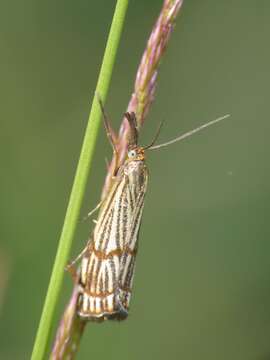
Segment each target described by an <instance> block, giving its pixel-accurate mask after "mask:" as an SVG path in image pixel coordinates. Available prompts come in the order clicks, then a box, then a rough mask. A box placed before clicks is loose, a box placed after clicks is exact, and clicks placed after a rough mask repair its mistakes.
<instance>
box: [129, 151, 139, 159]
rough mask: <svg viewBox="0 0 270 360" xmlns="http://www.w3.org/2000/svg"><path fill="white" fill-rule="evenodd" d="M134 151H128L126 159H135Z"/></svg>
mask: <svg viewBox="0 0 270 360" xmlns="http://www.w3.org/2000/svg"><path fill="white" fill-rule="evenodd" d="M136 155H137V154H136V151H135V150H130V151H129V152H128V157H129V158H131V159H132V158H135V157H136Z"/></svg>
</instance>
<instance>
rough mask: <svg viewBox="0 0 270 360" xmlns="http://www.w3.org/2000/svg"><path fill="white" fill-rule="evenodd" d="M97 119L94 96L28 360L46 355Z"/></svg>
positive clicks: (113, 45)
mask: <svg viewBox="0 0 270 360" xmlns="http://www.w3.org/2000/svg"><path fill="white" fill-rule="evenodd" d="M128 3H129V1H128V0H117V3H116V7H115V12H114V16H113V20H112V24H111V29H110V33H109V37H108V41H107V45H106V49H105V53H104V57H103V62H102V66H101V69H100V74H99V78H98V82H97V86H96V92H98V93H99V94H100V96H101V98H102V99H103V101H105V99H106V95H107V91H108V88H109V83H110V80H111V76H112V70H113V66H114V63H115V57H116V52H117V49H118V45H119V41H120V36H121V33H122V29H123V24H124V19H125V15H126V11H127V7H128ZM100 118H101V112H100V108H99V105H98V101H97V99H96V96H95V97H94V99H93V102H92V107H91V111H90V115H89V119H88V125H87V128H86V132H85V137H84V140H83V144H82V149H81V154H80V158H79V162H78V166H77V170H76V174H75V178H74V183H73V186H72V190H71V194H70V199H69V203H68V207H67V211H66V216H65V220H64V224H63V228H62V233H61V236H60V240H59V244H58V249H57V254H56V257H55V262H54V266H53V270H52V274H51V279H50V283H49V287H48V291H47V295H46V299H45V302H44V306H43V310H42V315H41V318H40V323H39V327H38V330H37V334H36V339H35V343H34V347H33V352H32V357H31V359H32V360H44V359H45V358H46V354H47V351H48V349H47V348H48V343H49V338H50V332H51V328H52V323H53V321H54V316H55V310H56V305H57V302H58V299H59V296H60V294H61V287H62V283H63V279H64V269H65V266H66V264H67V262H68V260H69V254H70V249H71V245H72V240H73V238H74V235H75V231H76V226H77V223H78V219H79V215H80V209H81V205H82V201H83V196H84V193H85V188H86V184H87V179H88V176H89V172H90V166H91V162H92V159H93V154H94V149H95V145H96V139H97V134H98V129H99V125H100Z"/></svg>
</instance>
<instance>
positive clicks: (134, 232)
mask: <svg viewBox="0 0 270 360" xmlns="http://www.w3.org/2000/svg"><path fill="white" fill-rule="evenodd" d="M147 180H148V174H147V169H146V166H145V163H144V161H143V160H141V161H128V162H127V163H125V164H124V165H123V167H122V168H121V169H120V170H119V172H118V176H117V177H116V180H115V184H114V185H113V187H112V189H111V191H110V192H109V194H108V196H107V198H106V200H105V202H104V204H103V206H102V209H101V211H100V214H99V216H98V219H97V224H96V227H95V230H94V233H93V238H92V241H90V243H89V246H88V251H87V253H86V255H85V256H84V258H83V260H82V267H81V279H80V281H81V286H82V291H81V295H80V301H79V309H78V313H79V315H80V316H82V317H85V318H88V319H100V320H104V319H106V318H118V319H123V318H125V317H126V316H127V314H128V309H129V301H130V296H131V288H132V280H133V274H134V264H135V257H136V252H137V246H138V241H137V240H138V233H139V228H140V223H141V216H142V210H143V205H144V197H145V192H146V187H147Z"/></svg>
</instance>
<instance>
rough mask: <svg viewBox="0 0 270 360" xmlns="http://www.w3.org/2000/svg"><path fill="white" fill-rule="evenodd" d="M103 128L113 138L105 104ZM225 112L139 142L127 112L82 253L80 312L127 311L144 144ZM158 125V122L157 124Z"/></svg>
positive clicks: (120, 315) (144, 176)
mask: <svg viewBox="0 0 270 360" xmlns="http://www.w3.org/2000/svg"><path fill="white" fill-rule="evenodd" d="M100 106H101V110H102V112H103V116H104V123H105V128H106V130H107V134H108V137H109V139H110V140H111V142H113V141H112V137H111V134H110V129H109V125H108V122H107V118H106V114H105V112H104V108H103V105H102V103H101V101H100ZM227 116H228V115H226V116H224V117H222V118H218V119H216V120H213V121H211V122H209V123H207V124H204V125H202V126H200V127H199V128H196V129H194V130H192V131H190V132H188V133H185V134H184V135H181V136H179V137H178V138H176V139H174V140H171V141H169V142H167V143H164V144H160V145H156V146H154V142H155V140H156V138H157V136H158V134H159V131H158V133H157V135H156V136H155V138H154V140H153V141H152V143H151V144H150V145H149V146H146V147H141V146H139V145H138V129H137V122H136V116H135V114H134V113H133V112H132V113H126V114H125V117H126V119H127V120H128V123H129V127H130V138H129V143H128V150H127V156H126V159H125V161H124V163H123V165H122V166H120V167H119V168H118V169H116V172H115V176H114V179H113V185H112V187H111V189H110V191H109V192H108V194H107V196H106V197H105V199H104V200H103V201H102V204H101V207H100V211H99V214H98V218H97V220H96V226H95V229H94V231H93V234H92V237H91V239H90V241H89V242H88V244H87V246H86V248H85V250H84V251H83V254H82V262H81V267H80V276H79V286H80V291H79V298H78V310H77V312H78V315H79V316H80V317H81V318H83V319H87V320H96V321H103V320H107V319H117V320H123V319H125V318H126V317H127V316H128V311H129V304H130V298H131V292H132V283H133V277H134V268H135V259H136V254H137V251H138V236H139V230H140V225H141V218H142V213H143V207H144V200H145V194H146V190H147V184H148V169H147V166H146V163H145V150H146V149H158V148H160V147H163V146H167V145H169V144H171V143H173V142H176V141H179V140H182V139H183V138H185V137H187V136H190V135H191V134H193V133H194V132H197V131H199V130H201V129H203V128H204V127H206V126H209V125H212V124H213V123H215V122H217V121H220V120H222V119H224V118H225V117H227ZM159 130H160V128H159Z"/></svg>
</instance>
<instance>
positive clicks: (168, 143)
mask: <svg viewBox="0 0 270 360" xmlns="http://www.w3.org/2000/svg"><path fill="white" fill-rule="evenodd" d="M229 116H231V115H230V114H227V115H224V116H221V117H219V118H217V119H215V120H212V121H209V122H207V123H205V124H203V125H201V126H199V127H197V128H196V129H193V130H190V131H188V132H187V133H185V134H182V135H180V136H178V137H177V138H175V139H172V140H170V141H167V142H165V143H163V144H159V145H155V146H150V147H148V150H156V149H159V148H162V147H165V146H168V145H171V144H173V143H175V142H177V141H180V140H183V139H186V138H187V137H189V136H191V135H193V134H195V133H197V132H199V131H201V130H203V129H205V128H207V127H208V126H211V125H214V124H216V123H218V122H219V121H221V120H224V119H227V118H228V117H229Z"/></svg>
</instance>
